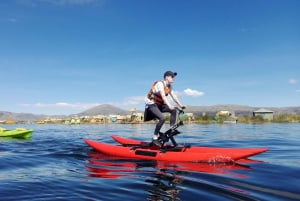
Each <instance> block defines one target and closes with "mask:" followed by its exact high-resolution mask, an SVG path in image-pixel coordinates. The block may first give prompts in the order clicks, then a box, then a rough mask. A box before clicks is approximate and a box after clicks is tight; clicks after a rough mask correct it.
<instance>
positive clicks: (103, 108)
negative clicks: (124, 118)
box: [77, 104, 130, 116]
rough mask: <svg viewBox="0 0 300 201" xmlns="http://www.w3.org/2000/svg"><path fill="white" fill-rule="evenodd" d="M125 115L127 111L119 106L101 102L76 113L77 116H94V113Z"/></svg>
mask: <svg viewBox="0 0 300 201" xmlns="http://www.w3.org/2000/svg"><path fill="white" fill-rule="evenodd" d="M110 114H115V115H127V114H130V112H129V111H127V110H123V109H121V108H118V107H115V106H113V105H109V104H102V105H98V106H95V107H92V108H90V109H88V110H86V111H84V112H81V113H79V114H77V115H79V116H96V115H110Z"/></svg>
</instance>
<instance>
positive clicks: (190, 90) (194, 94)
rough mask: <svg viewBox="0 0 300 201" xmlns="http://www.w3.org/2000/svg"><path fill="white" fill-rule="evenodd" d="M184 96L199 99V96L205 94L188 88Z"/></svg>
mask: <svg viewBox="0 0 300 201" xmlns="http://www.w3.org/2000/svg"><path fill="white" fill-rule="evenodd" d="M183 94H184V95H186V96H192V97H198V96H203V95H204V92H201V91H197V90H193V89H190V88H187V89H185V90H184V91H183Z"/></svg>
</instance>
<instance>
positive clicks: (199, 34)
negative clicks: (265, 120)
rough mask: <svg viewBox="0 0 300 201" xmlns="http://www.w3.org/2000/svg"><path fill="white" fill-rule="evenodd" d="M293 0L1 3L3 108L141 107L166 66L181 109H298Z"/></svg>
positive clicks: (299, 42) (298, 38)
mask: <svg viewBox="0 0 300 201" xmlns="http://www.w3.org/2000/svg"><path fill="white" fill-rule="evenodd" d="M299 10H300V1H298V0H209V1H208V0H9V1H5V0H1V1H0V29H1V30H0V77H1V79H0V80H1V82H0V97H1V98H0V111H9V112H17V113H23V112H24V113H34V114H49V115H52V114H74V113H79V112H82V111H84V110H87V109H89V108H91V107H93V106H96V105H99V104H112V105H114V106H117V107H120V108H122V109H125V110H129V109H130V108H136V109H139V110H143V109H144V97H145V95H146V94H147V92H148V90H149V88H150V86H151V85H152V83H153V82H154V81H157V80H162V79H163V74H164V72H165V71H167V70H171V71H175V72H177V73H178V75H177V77H176V78H175V82H174V83H173V89H174V91H175V92H176V93H177V95H178V97H179V99H180V101H181V102H182V103H183V104H184V105H193V106H209V105H218V104H238V105H247V106H255V107H287V106H300V12H299Z"/></svg>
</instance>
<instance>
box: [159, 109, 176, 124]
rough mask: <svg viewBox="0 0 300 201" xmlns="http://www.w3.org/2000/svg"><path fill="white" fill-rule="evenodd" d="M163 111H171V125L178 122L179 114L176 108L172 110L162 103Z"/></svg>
mask: <svg viewBox="0 0 300 201" xmlns="http://www.w3.org/2000/svg"><path fill="white" fill-rule="evenodd" d="M161 111H162V112H169V113H170V127H172V126H174V125H175V122H176V115H177V113H176V110H170V108H169V107H168V106H167V105H162V107H161Z"/></svg>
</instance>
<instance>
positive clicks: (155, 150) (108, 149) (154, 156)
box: [84, 108, 268, 163]
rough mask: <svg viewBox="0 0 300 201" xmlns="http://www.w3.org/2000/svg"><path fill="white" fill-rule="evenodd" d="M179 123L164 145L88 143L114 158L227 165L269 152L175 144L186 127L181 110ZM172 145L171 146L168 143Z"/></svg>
mask: <svg viewBox="0 0 300 201" xmlns="http://www.w3.org/2000/svg"><path fill="white" fill-rule="evenodd" d="M177 111H178V122H177V123H176V124H175V125H174V126H172V127H171V128H170V129H169V130H167V131H166V132H165V133H161V134H160V137H159V141H160V145H157V144H154V143H153V142H144V141H140V140H134V139H129V138H124V137H119V136H111V138H112V139H113V140H115V141H116V142H117V143H118V144H117V145H115V144H108V143H103V142H97V141H93V140H89V139H84V141H85V143H87V144H88V145H89V146H90V147H92V148H93V149H95V150H97V151H99V152H101V153H104V154H107V155H111V156H118V157H124V158H131V159H145V160H159V161H173V162H176V161H178V162H208V163H219V162H222V163H224V162H225V163H226V162H234V161H237V160H240V159H245V158H248V157H251V156H254V155H257V154H260V153H263V152H266V151H268V149H267V148H226V147H202V146H190V145H187V146H181V145H178V144H177V142H176V141H175V138H174V136H176V135H178V134H180V132H179V131H178V130H177V128H178V127H179V126H182V125H183V114H184V111H183V110H182V109H178V108H177ZM169 141H171V144H167V142H169Z"/></svg>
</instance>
